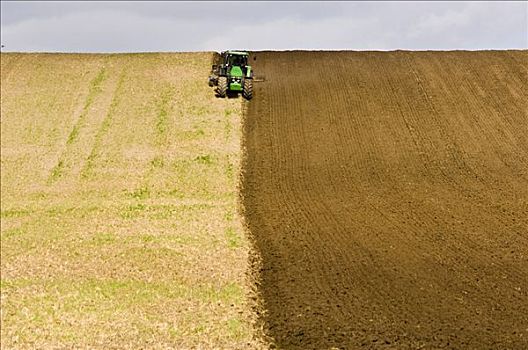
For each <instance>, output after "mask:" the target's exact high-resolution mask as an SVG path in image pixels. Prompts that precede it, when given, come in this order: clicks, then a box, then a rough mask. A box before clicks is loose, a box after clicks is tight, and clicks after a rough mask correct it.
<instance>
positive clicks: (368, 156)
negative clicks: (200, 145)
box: [243, 51, 528, 349]
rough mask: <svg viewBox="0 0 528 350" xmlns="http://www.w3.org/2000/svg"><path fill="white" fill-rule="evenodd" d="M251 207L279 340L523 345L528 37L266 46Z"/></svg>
mask: <svg viewBox="0 0 528 350" xmlns="http://www.w3.org/2000/svg"><path fill="white" fill-rule="evenodd" d="M254 56H255V57H256V61H254V62H253V61H252V62H253V66H254V69H255V72H257V74H259V75H264V76H265V78H266V80H265V82H261V83H256V84H255V98H254V99H253V100H252V101H251V102H249V103H248V104H247V114H246V117H245V118H246V120H245V126H244V132H245V147H246V156H245V157H246V159H245V165H244V166H245V168H244V171H245V173H244V175H243V204H244V208H245V216H246V220H247V224H248V228H249V232H250V233H251V235H252V237H253V239H254V244H255V249H256V252H257V253H258V255H259V256H260V259H261V266H260V271H258V273H259V277H260V285H259V288H260V293H261V295H262V298H263V306H264V308H265V312H264V313H263V315H262V319H263V320H264V321H265V322H266V323H265V325H266V330H267V333H268V335H269V336H270V337H272V338H273V339H274V341H275V343H276V345H277V346H278V347H280V348H287V349H312V348H317V349H322V348H330V347H338V348H346V349H355V348H361V347H365V348H394V349H400V348H427V349H430V348H435V349H436V348H458V349H461V348H468V349H469V348H471V349H488V348H493V349H526V348H528V138H527V137H528V136H527V135H528V94H527V91H528V89H527V82H528V52H527V51H498V52H497V51H485V52H484V51H482V52H462V51H458V52H403V51H396V52H361V53H359V52H295V51H294V52H258V53H254Z"/></svg>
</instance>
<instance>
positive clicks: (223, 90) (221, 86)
mask: <svg viewBox="0 0 528 350" xmlns="http://www.w3.org/2000/svg"><path fill="white" fill-rule="evenodd" d="M216 92H217V93H218V96H219V97H225V96H226V94H227V78H226V77H219V78H218V88H217V89H216Z"/></svg>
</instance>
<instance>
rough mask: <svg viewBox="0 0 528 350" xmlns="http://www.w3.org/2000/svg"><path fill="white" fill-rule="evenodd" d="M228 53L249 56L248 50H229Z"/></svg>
mask: <svg viewBox="0 0 528 350" xmlns="http://www.w3.org/2000/svg"><path fill="white" fill-rule="evenodd" d="M227 53H228V54H230V55H240V56H249V53H248V52H247V51H236V50H232V51H231V50H230V51H227Z"/></svg>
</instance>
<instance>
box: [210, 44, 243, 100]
mask: <svg viewBox="0 0 528 350" xmlns="http://www.w3.org/2000/svg"><path fill="white" fill-rule="evenodd" d="M248 58H249V53H248V52H246V51H224V52H222V53H221V54H220V58H219V60H218V61H219V62H218V61H217V62H218V63H219V64H214V65H213V69H212V72H211V75H210V76H209V86H216V93H217V96H219V97H225V96H226V95H227V94H230V93H239V92H242V95H243V96H244V97H245V98H246V99H248V100H250V99H251V98H252V97H253V71H252V70H251V66H250V65H248Z"/></svg>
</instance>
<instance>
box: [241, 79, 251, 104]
mask: <svg viewBox="0 0 528 350" xmlns="http://www.w3.org/2000/svg"><path fill="white" fill-rule="evenodd" d="M242 95H244V97H245V98H246V99H248V100H251V98H253V80H251V79H246V80H244V90H243V91H242Z"/></svg>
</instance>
